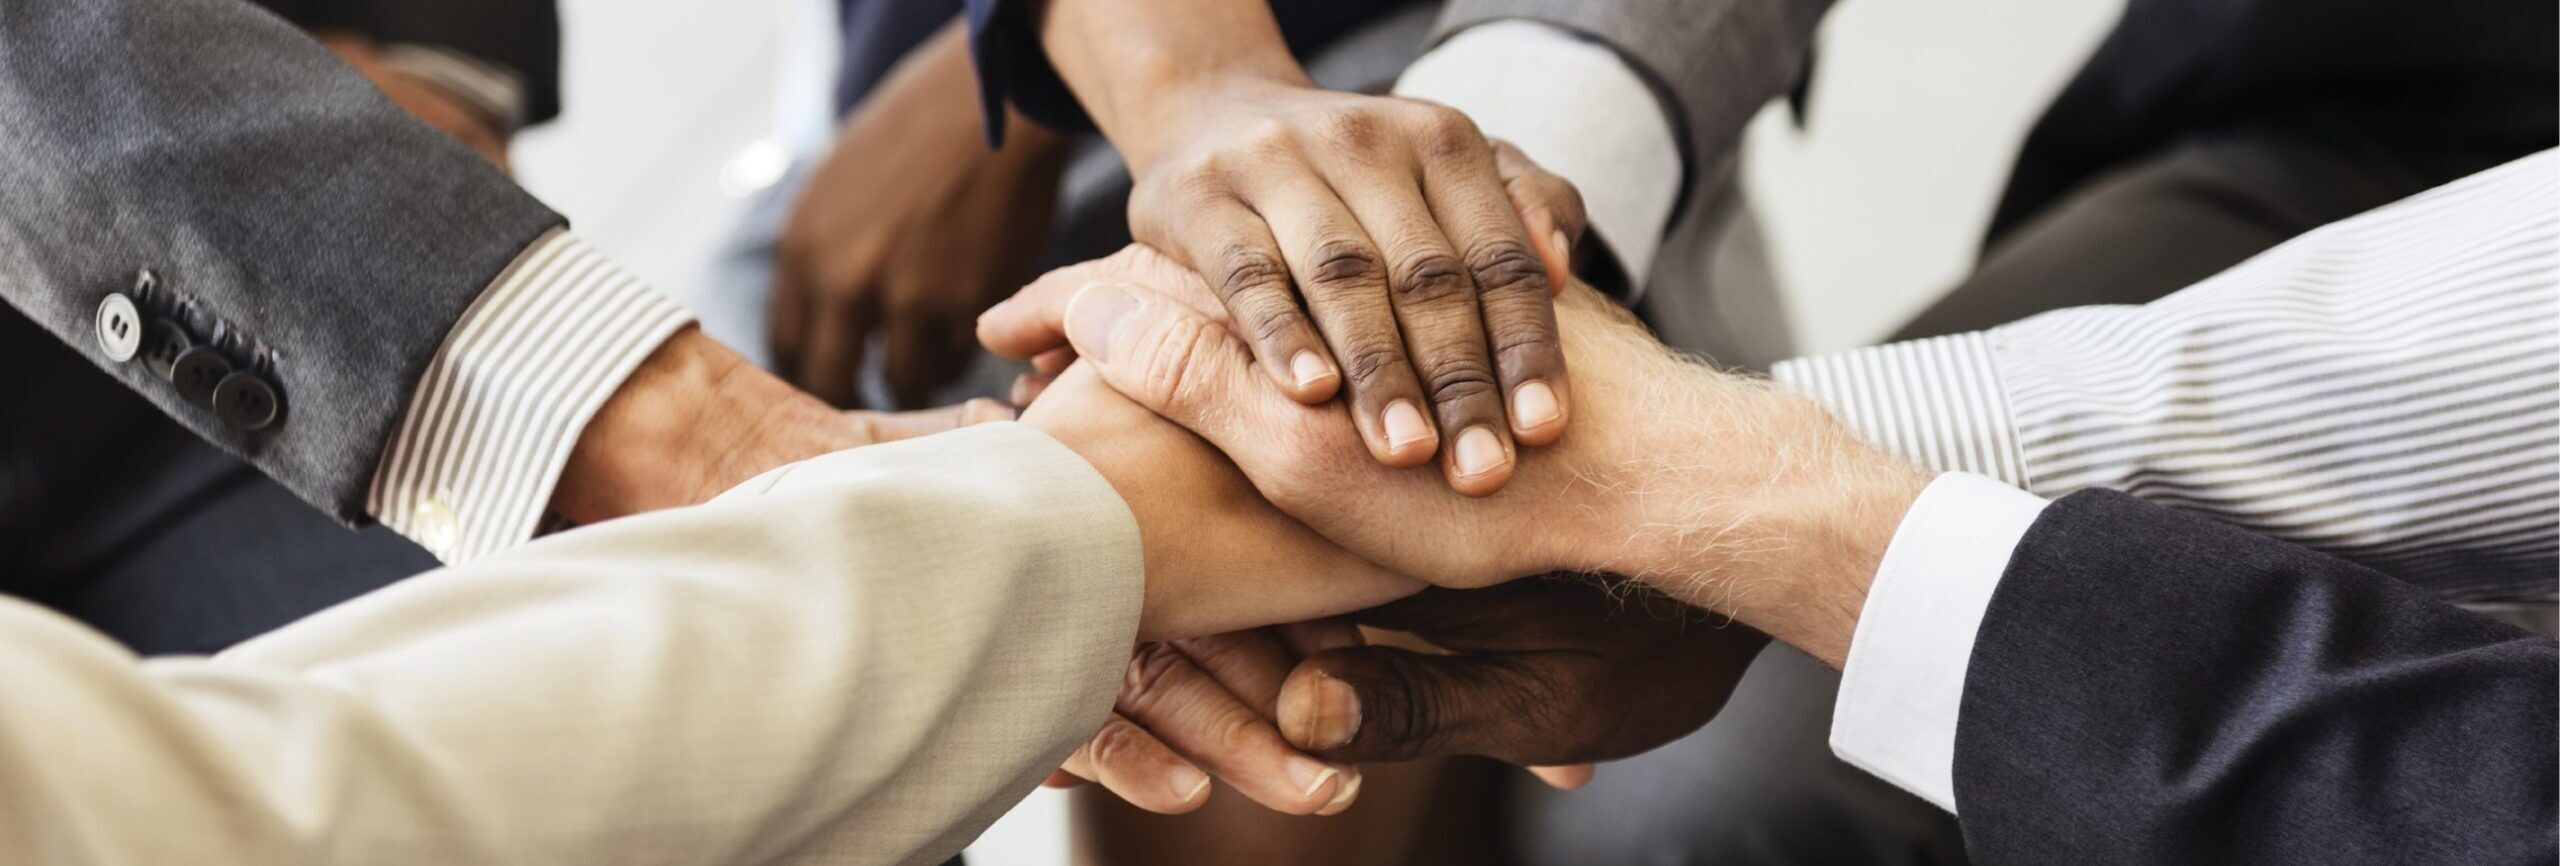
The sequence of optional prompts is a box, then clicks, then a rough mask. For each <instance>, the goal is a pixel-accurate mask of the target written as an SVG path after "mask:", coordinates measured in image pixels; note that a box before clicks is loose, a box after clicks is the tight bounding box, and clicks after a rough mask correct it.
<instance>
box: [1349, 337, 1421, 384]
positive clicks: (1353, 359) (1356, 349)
mask: <svg viewBox="0 0 2560 866" xmlns="http://www.w3.org/2000/svg"><path fill="white" fill-rule="evenodd" d="M1341 361H1342V375H1343V376H1345V377H1347V378H1348V379H1349V381H1350V382H1352V383H1353V384H1354V385H1355V386H1358V387H1359V388H1360V389H1362V390H1371V389H1376V388H1379V387H1381V386H1384V385H1385V384H1387V383H1386V381H1385V380H1386V379H1387V377H1389V376H1391V375H1393V374H1395V373H1396V372H1397V371H1399V370H1402V369H1403V368H1404V366H1405V357H1404V350H1403V349H1402V348H1400V347H1397V346H1395V345H1392V344H1391V343H1389V342H1388V341H1387V340H1384V339H1369V340H1359V341H1355V343H1354V345H1352V346H1351V348H1350V350H1349V351H1347V352H1343V353H1342V355H1341Z"/></svg>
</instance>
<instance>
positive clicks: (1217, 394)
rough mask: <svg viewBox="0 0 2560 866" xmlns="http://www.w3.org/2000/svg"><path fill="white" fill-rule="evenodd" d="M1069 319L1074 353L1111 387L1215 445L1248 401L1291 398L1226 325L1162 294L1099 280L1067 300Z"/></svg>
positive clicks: (1230, 429)
mask: <svg viewBox="0 0 2560 866" xmlns="http://www.w3.org/2000/svg"><path fill="white" fill-rule="evenodd" d="M1065 319H1066V332H1067V340H1068V341H1069V342H1071V343H1073V344H1074V346H1075V350H1076V354H1078V355H1081V356H1083V358H1084V360H1085V362H1086V363H1089V364H1092V365H1094V366H1095V367H1096V368H1097V369H1098V370H1099V371H1100V372H1101V373H1102V378H1103V380H1104V381H1106V382H1109V383H1111V387H1112V389H1114V390H1117V391H1119V392H1120V393H1122V394H1125V395H1128V397H1129V399H1131V400H1135V401H1137V402H1138V404H1139V405H1141V406H1145V407H1146V408H1147V409H1149V410H1151V411H1153V412H1155V413H1156V414H1158V415H1162V416H1164V417H1165V418H1166V419H1167V420H1170V421H1172V422H1174V423H1176V424H1180V425H1182V426H1184V427H1187V428H1190V430H1191V431H1192V432H1194V433H1198V434H1200V436H1201V437H1202V438H1205V439H1208V440H1209V441H1210V443H1211V444H1215V445H1224V444H1227V443H1228V440H1229V439H1230V438H1231V436H1230V434H1232V433H1233V432H1234V429H1235V427H1234V425H1236V424H1238V423H1240V421H1241V420H1242V417H1243V416H1246V415H1249V414H1251V413H1249V412H1245V411H1240V410H1244V409H1246V408H1248V405H1247V404H1249V403H1252V402H1255V401H1264V400H1272V399H1286V398H1284V397H1282V396H1281V395H1280V394H1279V393H1278V392H1276V391H1270V390H1268V389H1267V388H1265V387H1263V384H1264V383H1263V381H1262V380H1261V379H1259V378H1258V377H1257V376H1256V374H1255V373H1254V372H1253V369H1254V368H1253V356H1252V355H1251V353H1249V352H1248V351H1247V350H1246V349H1245V347H1244V344H1242V343H1240V342H1237V340H1236V338H1235V337H1234V335H1232V334H1229V333H1228V332H1227V329H1226V326H1224V325H1221V324H1219V323H1218V322H1217V321H1216V320H1213V319H1211V318H1209V317H1208V316H1206V315H1203V314H1202V313H1200V311H1198V310H1194V309H1192V308H1190V307H1189V306H1186V305H1184V304H1182V303H1180V302H1177V301H1175V300H1173V299H1171V298H1167V297H1165V296H1163V295H1161V294H1159V293H1156V292H1153V291H1149V290H1146V289H1143V288H1140V287H1138V286H1135V285H1131V284H1129V283H1125V282H1121V281H1117V280H1106V281H1102V282H1096V283H1093V284H1091V285H1088V286H1086V287H1085V288H1084V289H1083V290H1081V291H1079V292H1077V293H1076V296H1075V298H1074V299H1073V300H1070V301H1068V302H1067V311H1066V316H1065Z"/></svg>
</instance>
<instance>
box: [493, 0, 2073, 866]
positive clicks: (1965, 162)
mask: <svg viewBox="0 0 2560 866" xmlns="http://www.w3.org/2000/svg"><path fill="white" fill-rule="evenodd" d="M809 4H810V0H564V13H565V15H566V17H567V21H566V26H567V29H568V70H567V73H568V79H567V87H568V93H567V102H568V106H569V108H568V111H567V114H566V115H565V116H563V118H562V119H561V120H560V121H559V122H556V123H554V124H551V125H550V126H548V127H545V128H543V129H540V130H537V131H534V132H532V133H529V134H527V135H526V136H525V137H524V138H523V139H522V140H521V142H520V143H519V145H518V147H517V149H516V154H515V156H516V161H517V167H518V169H519V172H520V173H521V175H522V177H523V180H524V183H525V185H526V186H527V187H529V188H531V189H532V190H533V191H534V192H535V193H536V194H537V195H540V196H541V197H542V198H543V199H544V200H545V201H548V202H549V203H550V204H551V205H552V207H554V208H557V209H559V210H560V211H561V212H563V213H566V214H568V215H569V217H570V218H571V219H572V220H573V221H574V222H575V223H576V224H577V226H578V228H579V232H580V233H581V234H582V235H584V236H585V237H587V238H588V239H589V240H591V241H593V242H594V243H595V244H597V245H598V246H599V247H602V248H603V249H604V250H605V251H607V252H608V253H611V254H612V255H614V256H616V257H617V258H619V259H620V260H621V261H622V262H624V263H625V264H626V265H628V266H630V267H631V268H633V269H634V270H635V271H637V272H638V273H639V274H641V275H642V276H644V277H647V278H649V279H651V280H653V281H655V282H656V283H657V284H658V285H659V286H661V287H662V288H665V289H667V290H668V291H670V292H672V293H674V294H676V295H677V296H678V297H688V296H691V295H694V294H695V293H698V292H700V291H701V286H702V284H703V283H704V280H703V278H702V272H703V270H704V268H705V263H706V262H707V260H708V258H709V256H710V255H711V253H712V251H713V250H714V249H716V247H717V245H718V244H719V243H720V242H721V240H722V239H723V238H725V237H726V234H727V231H728V228H729V225H730V223H731V221H732V220H734V219H735V217H736V212H737V210H738V209H739V207H740V206H741V204H742V201H741V198H740V197H739V195H738V193H739V192H740V191H741V190H744V189H747V188H749V187H752V186H753V185H754V182H755V181H756V180H757V179H758V178H759V176H762V175H764V174H766V173H768V172H769V171H771V170H772V167H773V166H772V164H773V163H774V162H775V161H776V160H778V159H779V158H780V157H779V154H778V152H777V151H776V145H775V144H773V142H775V141H777V140H778V139H779V137H780V136H783V135H786V134H792V135H808V134H810V133H811V130H809V129H807V128H805V125H804V128H801V129H797V130H789V131H785V130H781V129H779V128H778V126H777V118H781V117H805V116H807V115H808V112H807V111H804V110H799V109H801V108H802V107H805V106H811V105H818V104H822V103H820V102H819V100H822V99H823V94H822V93H820V92H818V91H816V90H814V89H811V85H810V81H811V79H810V77H807V76H789V75H786V74H785V70H784V67H785V66H786V65H788V64H789V63H790V62H791V58H793V57H796V56H802V55H803V54H804V52H806V51H807V50H809V49H810V48H811V47H812V46H815V45H820V44H823V43H824V41H825V40H826V39H828V38H829V34H827V33H825V32H823V30H822V28H820V27H817V26H814V25H813V23H812V22H813V21H815V20H817V19H815V18H813V17H812V14H811V9H810V8H809ZM2122 5H2123V0H1843V2H1841V3H1840V5H1839V7H1838V8H1837V11H1835V12H1834V13H1833V15H1832V16H1831V19H1830V21H1829V22H1828V23H1827V24H1826V25H1825V29H1824V31H1823V34H1822V43H1821V44H1822V52H1823V54H1822V58H1821V67H1820V70H1819V72H1818V74H1817V76H1816V78H1815V81H1814V91H1813V99H1812V109H1813V111H1812V117H1811V118H1810V122H1809V124H1808V128H1807V129H1805V130H1802V131H1799V130H1797V129H1796V128H1795V127H1794V126H1793V125H1792V124H1790V123H1787V122H1786V118H1785V117H1784V116H1783V113H1782V112H1780V111H1778V110H1775V109H1773V110H1772V111H1770V112H1768V113H1766V114H1764V115H1763V116H1762V117H1761V118H1760V120H1759V122H1758V123H1757V124H1756V125H1755V126H1754V127H1753V129H1752V130H1751V132H1750V135H1749V138H1748V141H1749V150H1748V151H1747V157H1746V165H1745V172H1744V176H1745V182H1746V183H1748V184H1749V185H1750V190H1751V194H1752V196H1753V199H1754V202H1755V205H1756V206H1757V207H1758V208H1759V209H1760V215H1761V217H1762V219H1763V220H1764V221H1765V222H1766V224H1767V227H1768V229H1769V233H1770V236H1771V239H1772V243H1773V245H1774V250H1773V254H1774V259H1775V265H1776V267H1777V270H1778V273H1779V274H1780V276H1781V277H1782V279H1784V281H1785V282H1786V285H1787V292H1788V297H1789V303H1790V304H1791V305H1792V306H1793V308H1794V311H1795V317H1796V326H1797V329H1798V332H1799V333H1798V336H1799V337H1800V339H1801V341H1802V345H1803V346H1804V347H1805V348H1806V349H1808V350H1812V351H1822V350H1831V349H1839V348H1845V347H1850V346H1855V345H1860V344H1863V343H1865V342H1868V341H1871V340H1873V339H1875V338H1876V337H1878V336H1880V335H1882V334H1884V333H1886V332H1887V331H1889V330H1890V329H1892V328H1893V327H1894V326H1895V325H1897V324H1899V323H1900V322H1901V321H1902V320H1903V319H1904V318H1905V317H1907V316H1909V315H1910V314H1911V313H1913V312H1915V311H1917V310H1918V309H1919V308H1920V306H1922V305H1923V304H1925V303H1927V302H1928V300H1929V299H1930V298H1931V297H1933V296H1934V295H1935V294H1936V293H1937V292H1938V291H1939V290H1941V289H1943V288H1944V287H1946V286H1947V285H1949V284H1951V283H1952V282H1953V281H1954V280H1955V279H1957V278H1958V277H1959V276H1960V275H1962V274H1963V273H1964V271H1965V270H1966V269H1967V268H1968V267H1970V266H1971V264H1972V261H1973V253H1974V249H1975V245H1976V244H1977V243H1978V242H1979V240H1980V235H1981V230H1982V226H1983V224H1984V223H1985V222H1986V221H1987V220H1988V219H1989V218H1990V211H1991V207H1992V204H1993V201H1994V198H1995V196H1997V194H1998V192H1999V185H2000V183H2001V182H2002V181H2003V180H2004V179H2005V178H2006V176H2007V172H2008V164H2009V160H2010V158H2011V156H2012V155H2013V154H2014V153H2015V151H2016V149H2017V146H2018V143H2019V140H2020V139H2021V138H2022V137H2023V136H2024V135H2025V133H2026V128H2027V125H2028V124H2029V123H2031V122H2032V121H2033V120H2034V119H2035V116H2036V115H2037V114H2038V113H2039V112H2040V111H2041V110H2042V108H2043V106H2044V103H2045V101H2046V100H2047V99H2049V98H2051V96H2052V94H2053V93H2054V92H2055V91H2056V90H2058V89H2060V87H2061V86H2062V83H2063V80H2064V78H2065V76H2067V75H2068V74H2069V73H2070V72H2071V71H2072V70H2073V69H2075V68H2077V67H2078V65H2079V64H2080V62H2081V60H2082V59H2083V58H2085V57H2086V56H2087V54H2088V52H2089V51H2090V50H2091V49H2092V48H2094V47H2095V46H2096V44H2097V41H2098V39H2099V38H2100V37H2101V36H2102V35H2104V33H2105V31H2106V29H2107V27H2108V26H2109V25H2110V24H2111V23H2112V22H2113V21H2114V19H2115V16H2116V14H2117V12H2118V11H2119V10H2120V9H2121V8H2122ZM970 859H971V862H972V863H974V864H978V866H1052V864H1064V863H1066V862H1067V859H1068V858H1067V852H1066V845H1065V809H1064V801H1063V799H1062V798H1060V797H1059V796H1058V795H1056V794H1054V793H1049V792H1043V793H1040V794H1036V795H1034V796H1033V797H1032V798H1031V799H1030V800H1029V801H1027V802H1026V803H1025V804H1024V805H1023V806H1022V807H1020V808H1018V809H1016V810H1015V812H1014V814H1013V815H1011V816H1009V817H1008V818H1006V819H1005V821H1004V822H1003V823H1001V824H999V825H997V827H996V829H995V830H994V831H992V832H990V833H989V834H988V835H987V836H986V837H985V838H984V839H982V840H981V841H980V842H979V844H978V845H977V846H976V847H973V848H972V849H970Z"/></svg>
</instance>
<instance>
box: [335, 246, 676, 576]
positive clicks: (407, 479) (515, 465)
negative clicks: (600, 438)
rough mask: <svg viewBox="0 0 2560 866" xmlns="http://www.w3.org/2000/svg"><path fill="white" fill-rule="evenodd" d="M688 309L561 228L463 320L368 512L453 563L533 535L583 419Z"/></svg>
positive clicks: (376, 481) (379, 470) (390, 453)
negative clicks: (626, 271)
mask: <svg viewBox="0 0 2560 866" xmlns="http://www.w3.org/2000/svg"><path fill="white" fill-rule="evenodd" d="M692 322H693V314H692V313H690V312H688V311H686V310H685V308H684V307H683V306H681V305H678V304H677V303H676V302H675V301H673V300H670V299H668V298H667V297H666V296H665V295H662V294H660V293H658V291H657V290H655V289H652V288H650V287H649V286H648V285H647V284H645V283H642V282H640V281H639V280H638V279H637V278H635V277H633V276H631V275H630V274H628V273H625V272H624V271H623V270H622V268H621V267H620V266H618V265H616V264H614V263H613V262H612V261H610V260H608V259H606V258H605V257H604V256H603V255H602V254H600V253H597V252H596V251H595V250H594V249H593V248H590V247H588V246H587V244H586V242H585V241H582V240H579V239H578V237H577V236H576V235H572V234H570V233H568V232H567V231H566V230H562V231H556V232H553V233H551V234H550V235H547V236H545V237H544V238H543V239H542V240H539V241H536V242H535V243H534V244H533V246H531V247H528V248H526V250H525V252H524V254H523V255H521V256H519V257H517V259H516V262H515V264H513V265H510V266H508V268H507V270H506V272H505V273H502V274H500V275H499V276H498V280H497V282H496V283H495V284H493V285H491V286H490V288H489V290H488V291H486V292H483V293H482V294H481V295H480V299H479V300H478V301H475V302H473V303H472V305H471V308H470V309H469V310H466V311H464V312H463V314H462V318H461V319H460V320H459V321H457V322H455V324H454V327H453V331H452V333H450V334H448V335H447V336H446V337H445V343H444V346H443V347H442V348H440V349H438V350H437V351H436V356H435V358H434V359H433V360H431V361H430V362H429V363H428V364H427V372H426V375H425V377H424V378H422V379H421V380H420V381H419V383H418V387H417V390H416V392H414V393H413V394H412V396H411V397H410V402H409V411H408V414H407V415H406V416H404V417H403V418H402V419H401V422H400V427H399V430H398V431H397V432H395V433H394V434H393V436H392V439H391V444H390V447H389V448H387V449H385V450H384V451H383V454H382V462H381V463H379V464H377V465H376V466H375V468H374V475H373V486H372V488H371V490H370V491H368V493H367V495H366V498H365V511H366V512H367V513H369V514H371V515H373V518H374V519H375V520H378V521H381V522H382V525H384V526H387V527H390V528H391V529H392V531H394V532H398V533H400V534H401V535H404V536H407V537H408V538H409V540H411V541H415V542H417V543H418V545H419V546H421V547H424V548H426V549H427V551H428V552H429V553H433V554H435V555H436V558H438V559H441V560H443V561H444V562H446V563H448V564H459V563H464V562H469V561H471V560H472V559H474V558H477V557H480V556H483V555H486V554H489V553H492V552H495V551H498V550H503V549H506V548H508V547H511V546H513V545H516V544H520V543H522V542H524V541H526V540H527V539H530V538H532V537H533V536H534V533H535V530H537V529H538V528H540V526H541V525H542V521H543V516H544V514H545V513H546V511H547V510H548V508H549V507H550V503H551V492H552V488H553V486H554V485H555V484H557V483H558V481H559V480H560V472H561V470H562V469H563V468H564V467H566V466H567V464H568V462H569V452H570V450H571V449H572V448H574V447H576V445H577V444H578V435H579V434H580V433H582V432H584V431H585V430H586V427H587V422H588V421H589V420H590V419H593V418H594V417H595V414H596V412H597V410H600V409H602V408H604V403H605V400H607V399H608V398H611V397H612V396H613V393H614V392H615V391H616V390H619V389H620V388H621V387H622V381H623V380H624V379H626V378H628V377H629V376H630V375H631V372H632V371H633V370H635V369H637V368H639V366H640V362H642V361H645V360H647V359H648V357H649V355H650V354H651V353H653V352H655V351H657V348H658V346H659V345H661V344H663V343H665V342H666V341H667V338H668V337H671V336H674V335H675V333H676V332H677V331H678V330H680V329H682V328H684V327H685V326H686V325H689V324H691V323H692Z"/></svg>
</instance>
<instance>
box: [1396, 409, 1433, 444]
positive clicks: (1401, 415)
mask: <svg viewBox="0 0 2560 866" xmlns="http://www.w3.org/2000/svg"><path fill="white" fill-rule="evenodd" d="M1386 426H1387V447H1388V448H1390V449H1402V448H1404V446H1407V445H1411V444H1413V443H1415V442H1420V441H1422V440H1424V439H1429V438H1431V424H1430V423H1429V422H1426V421H1424V420H1422V410H1420V409H1416V408H1413V404H1412V403H1410V402H1407V401H1404V400H1398V401H1395V402H1393V403H1389V404H1387V413H1386Z"/></svg>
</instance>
